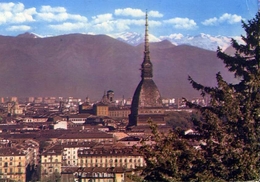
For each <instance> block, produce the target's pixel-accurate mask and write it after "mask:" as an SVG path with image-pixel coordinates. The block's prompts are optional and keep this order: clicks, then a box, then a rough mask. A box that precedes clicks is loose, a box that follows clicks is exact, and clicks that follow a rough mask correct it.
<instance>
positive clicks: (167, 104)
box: [0, 15, 206, 182]
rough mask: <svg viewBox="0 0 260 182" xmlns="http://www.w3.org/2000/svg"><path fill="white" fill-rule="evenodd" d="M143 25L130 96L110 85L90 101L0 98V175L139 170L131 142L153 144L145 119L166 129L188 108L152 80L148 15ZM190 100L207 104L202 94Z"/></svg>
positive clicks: (110, 177) (71, 176)
mask: <svg viewBox="0 0 260 182" xmlns="http://www.w3.org/2000/svg"><path fill="white" fill-rule="evenodd" d="M145 27H146V28H145V46H144V60H143V63H142V68H141V81H140V83H139V85H138V87H137V89H136V91H135V93H134V95H133V99H124V98H122V99H121V100H115V98H114V94H115V93H114V91H112V90H108V91H105V92H104V95H103V96H102V97H101V99H100V101H95V102H91V101H90V99H89V98H88V97H86V98H85V99H80V98H74V97H69V98H63V97H28V98H18V97H9V98H4V97H2V98H1V124H0V131H1V132H0V139H1V140H0V141H1V148H0V151H1V152H0V159H1V163H0V164H1V168H0V170H1V171H0V177H1V179H5V180H10V181H39V180H40V181H62V182H65V181H68V182H69V181H77V180H79V179H80V180H81V181H88V180H93V179H96V180H102V181H108V182H109V181H111V182H112V181H127V179H128V178H130V177H127V174H130V175H132V174H137V173H138V170H139V172H140V169H142V168H143V167H144V166H145V161H144V158H143V156H142V155H141V154H140V153H139V152H138V149H137V148H134V146H135V147H138V146H141V140H144V139H145V140H147V143H151V144H152V143H153V141H152V140H151V139H149V133H150V131H149V130H150V128H149V124H148V123H147V121H148V120H149V119H151V120H153V121H154V122H155V123H157V124H158V125H159V126H160V127H161V129H162V130H164V131H167V130H170V129H171V126H167V125H166V120H165V117H166V115H167V113H172V112H187V113H191V112H192V109H189V108H188V107H186V106H185V104H183V103H182V100H181V99H175V98H169V99H166V98H164V99H163V98H162V97H161V95H160V92H159V89H158V88H157V86H156V85H155V82H154V81H153V79H152V78H153V65H152V62H151V60H150V51H149V36H148V16H147V15H146V24H145ZM192 102H194V103H197V104H201V105H204V106H205V105H206V100H205V99H204V98H200V99H199V98H197V99H194V100H192ZM188 129H191V128H187V130H188ZM137 169H138V170H137ZM136 172H137V173H136ZM129 180H131V179H129Z"/></svg>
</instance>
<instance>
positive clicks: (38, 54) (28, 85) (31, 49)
mask: <svg viewBox="0 0 260 182" xmlns="http://www.w3.org/2000/svg"><path fill="white" fill-rule="evenodd" d="M143 50H144V45H143V43H141V44H138V45H135V46H134V45H130V44H129V43H125V42H123V41H122V40H118V39H115V38H112V37H110V36H107V35H87V34H68V35H60V36H53V37H46V38H40V37H38V36H36V35H35V34H32V33H25V34H22V35H18V36H17V37H11V36H0V55H1V56H0V65H1V66H0V85H1V89H0V96H18V97H28V96H63V97H69V96H73V97H79V98H84V97H87V96H88V97H89V98H90V99H91V100H100V99H101V97H102V95H103V93H104V91H105V90H113V91H114V92H115V98H122V97H123V96H124V97H125V98H130V97H132V95H133V93H134V90H135V88H136V87H137V85H138V83H139V81H140V79H141V77H140V66H141V63H142V61H143ZM150 56H151V61H152V63H153V65H154V81H155V83H156V84H157V86H158V88H159V90H160V92H161V95H162V97H168V98H172V97H175V98H180V97H187V98H192V97H197V96H199V93H198V92H197V91H195V90H194V89H193V88H192V87H191V85H190V84H189V82H188V80H187V78H188V75H190V76H191V77H192V78H193V79H194V80H196V81H198V82H199V83H202V84H206V85H209V86H214V85H215V84H216V81H215V74H216V73H217V72H219V71H220V72H221V73H222V75H223V77H224V78H225V79H227V80H228V81H230V82H232V81H234V78H233V75H232V74H231V73H229V72H228V71H227V70H226V69H225V68H224V65H223V63H222V61H221V60H219V59H218V58H217V56H216V52H214V51H210V50H206V49H202V48H199V47H195V46H191V45H174V44H172V43H171V42H170V41H169V40H163V41H160V42H150Z"/></svg>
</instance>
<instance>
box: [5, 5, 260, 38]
mask: <svg viewBox="0 0 260 182" xmlns="http://www.w3.org/2000/svg"><path fill="white" fill-rule="evenodd" d="M258 3H259V0H20V1H2V0H1V1H0V35H11V36H16V35H18V34H21V33H24V32H33V33H36V34H39V35H42V36H49V35H60V34H68V33H91V34H114V33H120V32H137V33H143V32H144V17H145V16H144V15H145V11H146V10H147V11H148V15H149V31H150V33H151V34H153V35H155V36H169V35H171V34H183V35H197V34H200V33H206V34H210V35H214V36H216V35H223V36H239V35H241V34H243V33H244V32H243V29H242V28H241V20H242V19H243V20H246V21H247V20H249V19H252V18H253V17H254V16H255V14H256V12H257V10H258Z"/></svg>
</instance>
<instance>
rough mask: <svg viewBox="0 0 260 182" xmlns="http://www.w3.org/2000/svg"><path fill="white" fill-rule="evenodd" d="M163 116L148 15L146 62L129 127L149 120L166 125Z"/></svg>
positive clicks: (144, 61)
mask: <svg viewBox="0 0 260 182" xmlns="http://www.w3.org/2000/svg"><path fill="white" fill-rule="evenodd" d="M163 116H164V109H163V105H162V99H161V95H160V92H159V90H158V88H157V86H156V85H155V83H154V81H153V64H152V62H151V60H150V51H149V39H148V15H147V13H146V18H145V44H144V60H143V63H142V65H141V81H140V83H139V84H138V86H137V88H136V90H135V93H134V96H133V100H132V104H131V114H130V115H129V124H128V127H131V126H139V125H147V120H148V119H149V118H151V120H153V121H154V122H156V123H157V124H162V123H164V117H163Z"/></svg>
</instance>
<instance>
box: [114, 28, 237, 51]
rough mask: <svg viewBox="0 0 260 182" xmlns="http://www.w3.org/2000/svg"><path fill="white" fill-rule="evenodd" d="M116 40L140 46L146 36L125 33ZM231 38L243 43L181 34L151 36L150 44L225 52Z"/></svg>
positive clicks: (206, 36)
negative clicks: (157, 43) (187, 46)
mask: <svg viewBox="0 0 260 182" xmlns="http://www.w3.org/2000/svg"><path fill="white" fill-rule="evenodd" d="M113 37H114V38H116V39H118V40H121V41H123V42H126V43H128V44H131V45H138V44H140V43H143V42H144V35H142V34H138V33H135V32H134V33H131V32H124V33H120V34H116V35H114V36H113ZM231 38H235V39H236V40H238V42H239V43H241V42H242V41H241V38H239V37H238V36H237V37H227V36H220V35H217V36H212V35H210V34H205V33H200V34H198V35H196V36H191V35H183V34H181V33H177V34H170V35H167V36H160V37H156V36H154V35H151V34H149V41H150V42H160V41H163V40H168V41H170V42H171V43H172V44H174V45H182V44H186V45H191V46H196V47H200V48H203V49H207V50H211V51H216V50H217V48H218V47H220V48H222V49H223V50H225V49H226V48H228V47H229V46H230V45H231Z"/></svg>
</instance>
